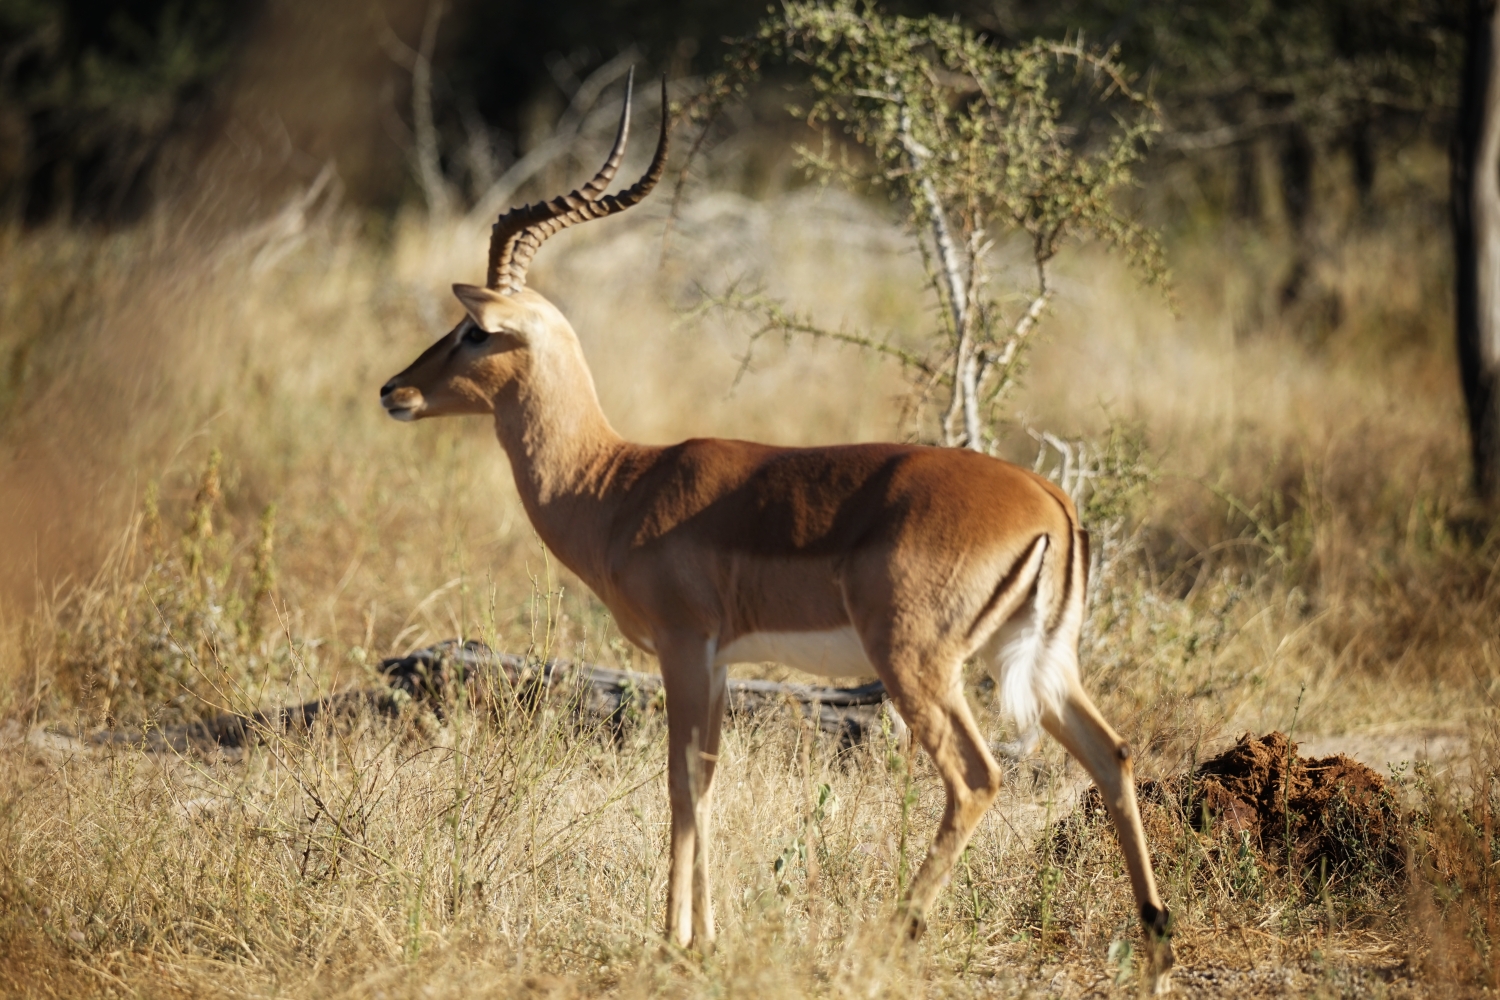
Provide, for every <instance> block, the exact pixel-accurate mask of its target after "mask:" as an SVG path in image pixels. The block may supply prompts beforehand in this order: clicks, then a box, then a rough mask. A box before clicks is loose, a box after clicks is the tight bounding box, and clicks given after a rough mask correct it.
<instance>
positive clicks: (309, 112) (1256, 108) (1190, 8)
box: [0, 0, 1463, 298]
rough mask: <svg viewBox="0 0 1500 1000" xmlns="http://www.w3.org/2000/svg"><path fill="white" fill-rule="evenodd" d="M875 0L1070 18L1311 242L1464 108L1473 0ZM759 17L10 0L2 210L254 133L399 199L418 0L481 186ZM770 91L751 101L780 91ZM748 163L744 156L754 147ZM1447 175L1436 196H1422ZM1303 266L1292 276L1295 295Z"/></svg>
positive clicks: (167, 182)
mask: <svg viewBox="0 0 1500 1000" xmlns="http://www.w3.org/2000/svg"><path fill="white" fill-rule="evenodd" d="M885 9H887V10H888V11H889V12H891V13H907V14H922V13H936V14H939V15H944V16H953V17H957V18H959V19H961V20H963V21H964V22H965V23H968V24H971V25H973V26H975V27H977V28H979V29H980V30H982V31H984V32H986V33H987V34H988V35H989V36H990V37H991V38H992V39H993V40H994V42H995V44H997V45H1000V46H1007V45H1012V44H1016V43H1019V42H1025V41H1030V40H1031V39H1032V38H1035V37H1049V38H1054V39H1061V38H1063V37H1082V38H1083V39H1084V40H1085V41H1087V42H1089V43H1092V44H1094V45H1097V46H1101V47H1105V48H1109V47H1118V50H1119V55H1120V59H1121V60H1122V62H1123V63H1124V64H1125V65H1126V66H1128V67H1130V68H1131V69H1132V70H1133V71H1134V72H1135V73H1137V74H1139V78H1138V82H1140V83H1142V84H1143V85H1144V86H1145V87H1146V89H1149V90H1150V92H1151V93H1152V94H1153V95H1154V96H1155V97H1156V99H1157V100H1158V101H1159V102H1160V103H1161V105H1162V108H1163V112H1164V115H1165V121H1166V132H1165V134H1164V135H1163V137H1162V140H1161V143H1160V145H1161V148H1162V155H1160V156H1159V159H1161V160H1163V161H1175V160H1181V161H1187V162H1191V163H1192V164H1193V165H1194V167H1195V168H1196V169H1197V170H1199V171H1201V173H1202V180H1203V181H1204V182H1205V183H1206V184H1207V185H1208V186H1209V187H1211V188H1212V189H1213V190H1214V193H1215V199H1214V200H1215V202H1216V203H1217V204H1220V205H1222V206H1223V207H1224V208H1225V209H1227V210H1229V211H1232V212H1233V213H1235V214H1237V215H1241V216H1246V217H1251V218H1255V219H1271V218H1275V219H1277V220H1278V221H1279V222H1280V223H1282V224H1285V225H1288V226H1290V227H1293V228H1294V229H1296V230H1298V231H1299V232H1302V233H1305V234H1306V236H1307V238H1308V240H1309V241H1311V240H1313V239H1314V235H1313V230H1314V229H1315V225H1316V220H1317V217H1318V212H1319V205H1318V194H1319V188H1320V183H1321V182H1322V180H1323V176H1324V175H1325V174H1326V173H1327V172H1328V171H1331V170H1339V171H1347V172H1349V173H1350V175H1351V180H1352V182H1353V185H1354V192H1355V195H1356V197H1357V200H1358V205H1357V207H1358V208H1359V209H1360V210H1368V209H1369V208H1370V207H1371V193H1372V191H1373V189H1374V185H1375V182H1376V176H1377V173H1378V169H1379V165H1380V164H1381V163H1382V162H1384V161H1388V160H1389V159H1391V158H1392V157H1394V156H1397V155H1399V154H1400V152H1401V151H1402V150H1403V149H1409V148H1411V147H1412V146H1413V145H1414V144H1421V143H1434V144H1438V145H1442V144H1443V143H1445V142H1446V141H1447V136H1448V134H1449V132H1450V130H1451V128H1452V123H1453V117H1454V114H1455V112H1456V110H1457V106H1458V78H1459V68H1460V62H1461V59H1462V54H1463V53H1462V26H1463V25H1462V15H1463V12H1462V10H1461V5H1459V4H1456V3H1451V2H1445V0H1318V2H1311V3H1303V2H1294V0H1254V2H1250V3H1245V4H1234V5H1225V4H1222V3H1217V2H1213V0H1187V2H1168V0H1066V2H1062V3H1051V2H1046V3H1042V2H1032V0H993V2H983V0H948V2H941V0H937V2H929V3H912V2H906V3H893V4H888V5H885ZM764 13H765V7H764V4H763V3H762V2H760V0H729V2H709V0H612V2H607V3H592V2H576V0H559V2H553V3H545V4H499V3H476V2H469V0H459V2H456V3H455V2H446V3H445V2H442V0H433V4H432V5H431V6H424V5H423V4H421V3H414V2H410V0H402V2H394V3H386V4H380V3H373V2H372V3H365V2H350V0H335V2H331V3H325V4H317V5H307V4H299V3H292V2H290V0H253V2H228V0H128V2H124V3H102V2H90V0H4V2H3V3H0V212H3V213H4V217H5V218H8V219H11V220H23V221H25V222H26V223H28V224H36V223H39V222H42V221H45V220H49V219H59V218H61V219H65V220H66V219H77V220H79V221H86V222H90V223H105V224H110V223H119V222H128V221H131V220H133V219H139V218H140V217H141V216H142V215H143V213H145V212H147V211H148V210H149V209H150V207H151V206H152V205H153V203H154V202H155V201H156V200H157V199H159V198H160V197H161V196H162V194H163V193H164V192H172V193H174V194H175V193H179V192H180V191H181V189H182V185H183V183H184V182H185V180H187V179H189V178H191V177H192V176H193V175H194V174H195V173H196V172H197V169H198V167H199V165H200V164H201V163H202V162H203V161H202V158H203V155H204V153H205V150H206V148H207V147H210V146H213V145H214V144H216V143H223V142H226V141H227V142H230V143H234V144H237V145H241V146H242V147H243V146H245V145H246V144H252V143H257V142H258V143H260V144H267V145H268V149H267V150H264V151H262V152H261V155H266V156H280V157H282V158H285V159H286V160H288V161H294V162H289V163H288V169H290V170H295V169H296V164H300V165H301V168H302V169H303V170H304V171H308V170H312V171H315V170H316V166H315V165H320V164H321V163H322V162H323V161H324V160H325V159H327V158H329V157H333V158H335V160H336V161H337V164H338V169H339V172H340V175H341V177H342V178H343V181H344V184H345V185H346V189H347V195H348V197H349V198H350V199H352V200H353V201H354V202H355V203H356V204H359V205H364V206H368V207H370V208H372V209H376V210H386V211H389V210H390V209H391V208H392V207H393V206H394V205H396V204H398V203H399V202H401V201H402V200H403V199H406V198H410V197H412V196H413V195H414V194H416V193H417V192H416V191H414V189H413V184H414V179H413V177H412V176H411V174H410V173H409V172H406V171H403V170H401V169H400V165H401V160H400V158H399V157H398V156H393V155H392V153H393V152H396V151H397V147H400V146H402V145H403V144H404V143H405V142H407V141H408V136H409V133H408V131H407V130H406V126H405V125H404V124H403V118H404V117H405V110H406V109H407V108H408V106H409V95H408V94H407V91H408V89H409V88H410V87H411V85H412V75H411V74H410V73H409V72H408V71H407V69H405V68H403V66H402V65H400V61H399V58H393V57H392V55H391V48H392V44H391V43H392V41H393V39H394V40H404V41H405V42H406V43H408V44H409V45H411V46H413V47H415V46H417V43H418V39H419V38H420V36H421V35H422V30H423V27H424V24H425V22H426V21H427V20H428V18H429V16H431V15H434V14H436V15H437V25H436V28H437V30H436V32H435V37H434V40H433V41H434V45H433V49H432V64H433V67H434V73H433V81H432V102H431V103H432V108H433V116H434V120H435V127H436V129H437V131H438V133H439V134H440V135H441V137H442V139H443V143H442V149H443V151H444V152H443V169H444V171H445V173H446V174H447V175H448V176H449V177H450V178H451V179H452V180H453V182H454V183H455V184H460V185H462V184H469V185H478V184H482V183H483V181H484V180H485V179H487V178H485V177H484V176H482V175H483V174H484V171H485V170H486V169H487V168H488V169H494V168H495V167H497V166H503V165H504V164H505V163H506V162H508V161H511V160H513V159H514V158H515V157H517V156H519V155H521V154H523V153H525V152H526V151H527V150H528V149H529V148H531V147H532V146H534V145H535V144H536V143H537V142H539V141H541V139H542V138H544V137H545V135H546V134H548V133H549V132H550V130H551V127H552V124H553V121H554V120H555V118H556V116H557V115H558V114H559V113H560V112H561V111H562V109H563V108H564V107H565V106H566V105H567V104H568V102H569V101H570V100H571V99H572V98H573V97H574V95H575V93H576V91H577V88H578V87H579V85H580V83H581V82H582V81H583V80H584V79H586V78H587V77H588V75H589V74H590V72H591V71H592V70H594V69H596V68H598V67H599V66H600V65H601V64H603V63H605V62H607V61H608V60H610V59H611V58H612V57H615V56H618V55H620V54H621V53H633V54H634V55H633V56H632V59H633V61H635V62H637V63H639V64H640V68H641V69H642V70H643V71H646V73H647V75H649V74H650V73H654V72H666V73H667V74H668V75H669V76H670V77H672V78H673V79H680V78H683V77H692V76H696V75H700V74H703V73H705V72H709V71H712V70H714V69H716V68H718V61H719V59H720V57H721V56H722V55H723V53H724V51H725V39H726V37H728V36H733V35H742V34H745V33H746V32H749V31H750V30H751V29H753V28H754V26H755V24H756V23H757V22H758V21H759V19H760V18H761V17H762V16H763V15H764ZM397 44H399V42H398V43H397ZM768 86H770V87H774V84H771V85H768ZM779 104H780V102H779V101H776V100H767V101H763V102H761V105H762V106H763V107H762V110H764V111H774V112H778V113H779V110H780V108H779ZM767 117H772V116H770V115H768V116H767ZM776 124H780V122H779V118H778V119H777V122H776ZM272 142H279V143H280V148H279V149H274V150H273V149H270V148H269V144H270V143H272ZM486 159H488V162H486ZM263 173H264V171H262V174H263ZM746 174H747V177H754V176H756V175H755V173H754V169H753V166H747V169H746ZM1443 197H1444V193H1443V192H1441V191H1434V192H1431V199H1432V201H1433V203H1434V204H1436V203H1437V202H1438V201H1440V200H1441V199H1442V198H1443ZM1305 278H1306V275H1305V273H1304V270H1298V271H1296V272H1294V273H1293V274H1291V275H1289V276H1288V280H1287V284H1286V287H1285V288H1284V289H1283V290H1284V291H1285V293H1286V294H1287V295H1288V297H1293V298H1294V297H1296V295H1297V294H1298V293H1299V292H1300V290H1301V285H1302V283H1303V282H1304V281H1305Z"/></svg>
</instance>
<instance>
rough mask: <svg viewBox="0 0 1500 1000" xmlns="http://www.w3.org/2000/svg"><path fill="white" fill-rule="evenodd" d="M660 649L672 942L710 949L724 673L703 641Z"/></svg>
mask: <svg viewBox="0 0 1500 1000" xmlns="http://www.w3.org/2000/svg"><path fill="white" fill-rule="evenodd" d="M656 648H657V651H658V655H659V657H660V659H661V675H662V683H663V686H664V687H665V688H666V694H667V790H668V791H667V794H668V797H669V801H670V803H671V807H672V843H671V851H670V857H669V861H668V874H667V937H668V939H669V940H671V941H673V942H674V943H676V944H678V945H681V946H682V947H688V946H689V945H693V946H696V947H698V948H699V949H701V950H704V951H707V950H709V949H711V948H712V947H713V942H714V913H713V894H712V892H711V891H710V889H711V887H710V884H709V870H708V846H709V829H708V817H709V789H710V788H711V787H712V785H713V779H714V765H715V764H716V763H717V762H718V757H719V731H720V728H721V726H722V724H723V721H724V701H725V693H726V688H727V685H726V683H725V681H726V675H725V668H723V667H716V666H714V664H713V650H712V645H711V643H710V642H709V641H707V640H704V639H702V638H699V637H684V638H672V639H661V638H658V640H657V643H656Z"/></svg>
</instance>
